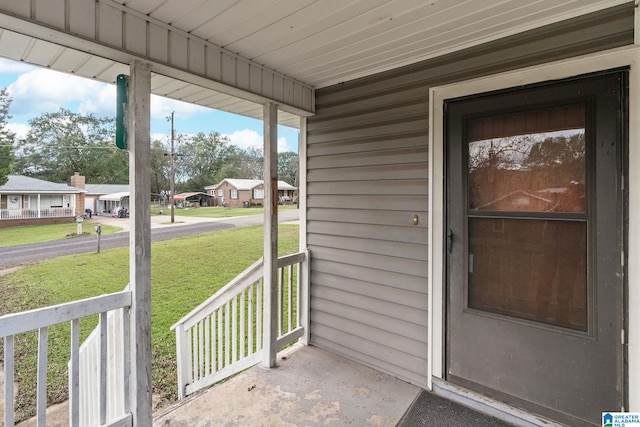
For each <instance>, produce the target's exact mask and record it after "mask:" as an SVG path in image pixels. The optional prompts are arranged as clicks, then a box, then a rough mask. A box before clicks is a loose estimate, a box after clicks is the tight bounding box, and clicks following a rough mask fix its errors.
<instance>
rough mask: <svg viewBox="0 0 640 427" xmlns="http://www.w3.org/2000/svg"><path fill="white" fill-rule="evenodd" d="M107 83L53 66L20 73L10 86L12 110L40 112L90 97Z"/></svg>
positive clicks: (30, 112) (29, 112) (24, 112)
mask: <svg viewBox="0 0 640 427" xmlns="http://www.w3.org/2000/svg"><path fill="white" fill-rule="evenodd" d="M104 86H107V85H105V84H104V83H100V82H96V81H93V80H88V79H83V78H80V77H76V76H71V75H68V74H64V73H59V72H56V71H52V70H46V69H36V70H33V71H29V72H27V73H25V74H22V75H20V76H19V77H18V79H17V80H16V81H15V82H13V83H11V84H10V85H9V86H8V88H7V89H8V91H9V94H10V96H11V98H13V101H12V103H11V109H12V111H17V112H18V113H22V114H41V113H42V112H45V111H57V110H58V109H60V108H69V105H68V104H70V103H74V102H78V101H84V100H86V99H91V98H92V97H93V96H94V95H95V94H96V93H99V92H100V91H101V90H102V89H103V88H104Z"/></svg>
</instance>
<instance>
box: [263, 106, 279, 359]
mask: <svg viewBox="0 0 640 427" xmlns="http://www.w3.org/2000/svg"><path fill="white" fill-rule="evenodd" d="M263 122H264V150H263V153H264V312H263V315H264V322H263V328H264V331H263V336H264V337H263V347H264V350H263V356H262V366H264V367H265V368H272V367H274V366H275V364H276V356H277V352H278V349H277V346H276V341H277V339H278V324H277V319H278V313H277V310H278V288H277V286H278V264H277V263H278V129H277V124H278V110H277V106H276V104H274V103H268V104H265V105H264V115H263Z"/></svg>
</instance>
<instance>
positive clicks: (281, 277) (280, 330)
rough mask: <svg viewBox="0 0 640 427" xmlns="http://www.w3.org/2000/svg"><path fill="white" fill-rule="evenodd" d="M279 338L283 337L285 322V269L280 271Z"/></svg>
mask: <svg viewBox="0 0 640 427" xmlns="http://www.w3.org/2000/svg"><path fill="white" fill-rule="evenodd" d="M277 286H278V292H277V294H278V336H281V335H282V322H283V321H284V268H282V267H281V268H279V269H278V284H277Z"/></svg>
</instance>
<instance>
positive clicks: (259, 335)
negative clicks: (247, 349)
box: [256, 279, 264, 351]
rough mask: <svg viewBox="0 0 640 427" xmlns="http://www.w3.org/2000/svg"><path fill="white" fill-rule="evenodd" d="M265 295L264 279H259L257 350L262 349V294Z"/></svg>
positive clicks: (257, 291)
mask: <svg viewBox="0 0 640 427" xmlns="http://www.w3.org/2000/svg"><path fill="white" fill-rule="evenodd" d="M263 295H264V280H263V279H260V280H258V288H257V290H256V297H257V299H258V313H256V323H257V326H256V351H258V350H262V347H263V342H262V320H263V316H262V308H263V307H262V296H263Z"/></svg>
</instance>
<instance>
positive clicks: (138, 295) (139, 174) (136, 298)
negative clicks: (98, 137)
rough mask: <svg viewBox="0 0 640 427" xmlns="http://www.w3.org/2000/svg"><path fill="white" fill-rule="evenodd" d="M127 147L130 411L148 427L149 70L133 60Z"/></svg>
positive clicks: (139, 425) (140, 424)
mask: <svg viewBox="0 0 640 427" xmlns="http://www.w3.org/2000/svg"><path fill="white" fill-rule="evenodd" d="M130 73H131V74H130V77H129V93H128V99H129V108H128V110H127V116H128V117H127V134H128V137H127V146H128V147H129V185H130V187H131V189H132V192H131V193H130V194H131V196H130V201H129V205H130V208H131V215H130V221H131V230H132V232H131V233H130V234H129V236H130V237H129V266H130V267H129V269H130V271H129V288H130V290H131V292H132V305H131V317H130V322H131V323H130V324H131V327H130V339H131V354H130V355H131V371H130V372H131V376H130V381H129V387H130V393H129V396H130V410H131V412H132V415H133V425H134V426H136V427H143V426H145V427H146V426H149V427H151V424H152V420H151V390H152V389H151V206H150V202H149V194H150V193H151V175H150V173H149V170H150V158H151V149H150V147H151V141H150V118H151V114H150V105H151V67H150V66H149V64H148V63H145V62H141V61H134V62H132V63H131V65H130Z"/></svg>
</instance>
